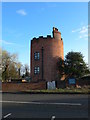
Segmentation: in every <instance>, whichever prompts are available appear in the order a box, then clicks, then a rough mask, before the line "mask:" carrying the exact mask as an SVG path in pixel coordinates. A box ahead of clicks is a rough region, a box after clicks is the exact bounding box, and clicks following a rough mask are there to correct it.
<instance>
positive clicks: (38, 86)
mask: <svg viewBox="0 0 90 120" xmlns="http://www.w3.org/2000/svg"><path fill="white" fill-rule="evenodd" d="M42 89H46V82H39V83H2V91H3V92H10V91H11V92H13V91H25V90H42Z"/></svg>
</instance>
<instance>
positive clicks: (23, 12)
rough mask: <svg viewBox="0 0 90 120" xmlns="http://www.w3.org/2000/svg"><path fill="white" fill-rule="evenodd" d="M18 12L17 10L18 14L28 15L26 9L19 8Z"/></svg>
mask: <svg viewBox="0 0 90 120" xmlns="http://www.w3.org/2000/svg"><path fill="white" fill-rule="evenodd" d="M16 12H17V13H18V14H20V15H22V16H25V15H27V13H26V11H25V10H23V9H20V10H17V11H16Z"/></svg>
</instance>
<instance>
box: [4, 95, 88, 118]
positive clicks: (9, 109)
mask: <svg viewBox="0 0 90 120" xmlns="http://www.w3.org/2000/svg"><path fill="white" fill-rule="evenodd" d="M2 101H3V102H2V118H52V117H53V118H55V119H56V118H88V95H78V94H77V95H76V94H75V95H74V94H72V95H70V94H68V95H67V94H10V93H4V94H2Z"/></svg>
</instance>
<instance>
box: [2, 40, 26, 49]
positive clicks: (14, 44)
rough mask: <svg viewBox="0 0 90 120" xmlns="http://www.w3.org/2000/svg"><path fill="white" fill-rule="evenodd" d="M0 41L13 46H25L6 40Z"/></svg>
mask: <svg viewBox="0 0 90 120" xmlns="http://www.w3.org/2000/svg"><path fill="white" fill-rule="evenodd" d="M0 43H2V44H3V45H13V47H25V46H24V45H21V44H20V45H19V44H17V43H11V42H7V41H5V40H0Z"/></svg>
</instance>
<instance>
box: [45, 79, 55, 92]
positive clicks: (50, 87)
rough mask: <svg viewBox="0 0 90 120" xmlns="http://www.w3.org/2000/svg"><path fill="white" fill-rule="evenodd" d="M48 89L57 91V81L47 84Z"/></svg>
mask: <svg viewBox="0 0 90 120" xmlns="http://www.w3.org/2000/svg"><path fill="white" fill-rule="evenodd" d="M47 89H49V90H50V89H52V90H53V89H56V85H55V81H52V82H47Z"/></svg>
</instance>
